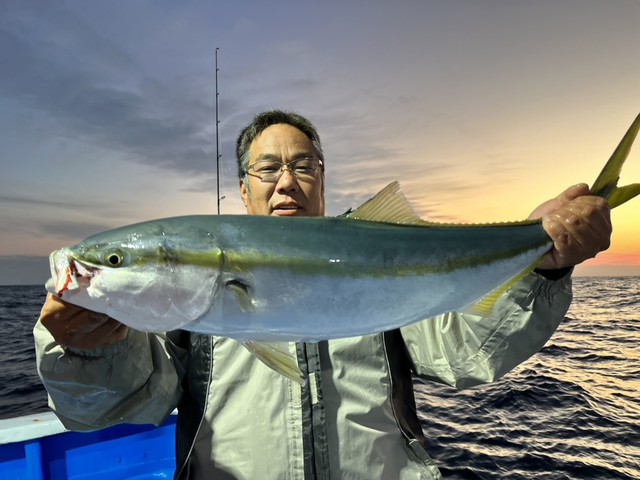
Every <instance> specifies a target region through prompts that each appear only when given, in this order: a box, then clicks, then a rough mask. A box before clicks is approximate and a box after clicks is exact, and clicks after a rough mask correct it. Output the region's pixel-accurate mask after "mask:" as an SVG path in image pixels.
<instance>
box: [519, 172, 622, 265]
mask: <svg viewBox="0 0 640 480" xmlns="http://www.w3.org/2000/svg"><path fill="white" fill-rule="evenodd" d="M529 218H530V219H534V218H542V227H543V228H544V229H545V231H546V232H547V234H548V235H549V236H550V237H551V240H553V249H552V250H551V251H549V253H547V255H546V256H545V257H544V260H543V261H542V263H540V265H538V267H537V268H536V270H550V269H558V268H565V267H572V266H574V265H577V264H579V263H582V262H584V261H585V260H587V259H589V258H593V257H595V256H596V255H597V254H598V253H599V252H602V251H604V250H606V249H607V248H609V245H610V243H611V231H612V227H611V216H610V208H609V204H608V203H607V201H606V200H605V199H604V198H601V197H596V196H593V195H589V186H588V185H586V184H584V183H581V184H578V185H574V186H572V187H569V188H567V189H566V190H565V191H564V192H562V193H561V194H560V195H558V196H557V197H556V198H554V199H552V200H549V201H547V202H545V203H543V204H542V205H540V206H539V207H538V208H536V209H535V210H534V211H533V212H532V213H531V215H529Z"/></svg>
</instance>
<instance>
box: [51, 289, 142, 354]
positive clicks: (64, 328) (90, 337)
mask: <svg viewBox="0 0 640 480" xmlns="http://www.w3.org/2000/svg"><path fill="white" fill-rule="evenodd" d="M39 321H40V323H42V325H44V326H45V327H46V328H47V330H49V332H51V335H53V338H54V339H55V341H56V342H58V343H59V344H60V345H64V346H66V347H71V348H79V349H81V350H91V349H92V348H104V347H106V346H108V345H111V344H113V343H116V342H119V341H120V340H123V339H124V338H125V337H126V336H127V332H128V331H129V327H127V326H126V325H123V324H122V323H120V322H118V321H117V320H114V319H113V318H111V317H109V316H108V315H105V314H103V313H96V312H92V311H91V310H86V309H84V308H81V307H77V306H75V305H71V304H70V303H67V302H64V301H62V300H60V299H59V298H58V297H56V296H54V295H52V294H50V293H49V294H48V295H47V300H46V301H45V302H44V305H43V306H42V311H41V312H40V320H39Z"/></svg>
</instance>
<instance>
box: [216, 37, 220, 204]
mask: <svg viewBox="0 0 640 480" xmlns="http://www.w3.org/2000/svg"><path fill="white" fill-rule="evenodd" d="M218 50H220V49H219V48H217V47H216V195H217V197H218V215H220V157H221V155H220V142H219V140H218V124H219V123H220V120H218V97H219V96H220V94H219V93H218Z"/></svg>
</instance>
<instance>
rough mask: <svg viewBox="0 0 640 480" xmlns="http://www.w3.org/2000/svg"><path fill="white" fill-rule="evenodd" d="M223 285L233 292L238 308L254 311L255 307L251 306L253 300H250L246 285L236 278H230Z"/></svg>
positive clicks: (249, 311)
mask: <svg viewBox="0 0 640 480" xmlns="http://www.w3.org/2000/svg"><path fill="white" fill-rule="evenodd" d="M225 287H226V288H227V290H229V291H230V292H231V293H233V296H234V297H235V298H236V302H238V306H239V307H240V310H242V311H243V312H244V313H254V312H255V311H256V308H255V307H254V306H253V302H252V301H251V297H250V296H249V287H248V286H247V285H245V284H244V283H241V282H238V281H237V280H231V281H230V282H227V283H226V284H225Z"/></svg>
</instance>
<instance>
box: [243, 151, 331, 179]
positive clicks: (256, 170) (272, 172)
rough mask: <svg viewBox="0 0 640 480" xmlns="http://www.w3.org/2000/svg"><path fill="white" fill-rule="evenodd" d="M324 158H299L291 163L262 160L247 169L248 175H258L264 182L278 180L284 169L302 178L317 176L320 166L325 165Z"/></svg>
mask: <svg viewBox="0 0 640 480" xmlns="http://www.w3.org/2000/svg"><path fill="white" fill-rule="evenodd" d="M323 165H324V164H323V163H322V160H319V159H317V158H312V157H310V158H299V159H297V160H293V161H291V162H289V163H282V162H276V161H274V160H260V161H257V162H256V163H254V164H252V165H251V166H249V168H247V169H246V170H245V173H247V174H248V175H253V176H255V177H258V178H259V179H260V180H262V181H263V182H277V181H278V179H279V178H280V177H281V176H282V173H283V172H284V170H285V169H286V170H289V173H291V175H293V176H294V177H296V178H298V179H300V180H310V179H312V178H315V176H316V172H317V171H318V168H322V167H323Z"/></svg>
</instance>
